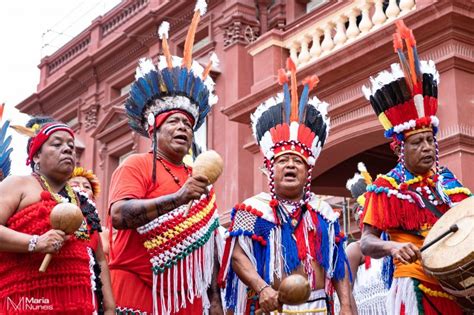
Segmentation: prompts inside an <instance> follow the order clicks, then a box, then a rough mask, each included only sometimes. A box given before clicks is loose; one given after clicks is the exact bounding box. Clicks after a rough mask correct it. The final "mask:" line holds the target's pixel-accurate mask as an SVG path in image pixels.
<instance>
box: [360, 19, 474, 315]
mask: <svg viewBox="0 0 474 315" xmlns="http://www.w3.org/2000/svg"><path fill="white" fill-rule="evenodd" d="M396 24H397V33H395V34H394V38H393V42H394V48H395V52H396V53H397V54H398V56H399V59H400V64H392V66H391V71H390V72H387V71H384V72H382V73H380V74H379V75H378V76H377V77H376V78H375V79H373V78H371V82H372V89H369V88H367V87H365V86H364V87H363V92H364V94H365V95H366V98H367V99H368V100H370V103H371V105H372V107H373V109H374V111H375V113H376V114H377V116H378V118H379V120H380V122H381V124H382V125H383V127H384V129H385V136H386V137H387V138H389V139H393V142H392V145H391V146H392V148H393V149H394V151H395V153H396V154H397V155H398V157H399V163H398V164H397V165H396V166H395V168H393V169H392V170H391V171H390V172H388V173H387V174H385V175H379V176H378V177H377V179H376V180H375V181H374V182H373V184H372V185H368V186H367V193H366V202H365V207H364V208H365V214H364V225H365V226H364V230H363V233H362V241H361V249H362V252H363V253H364V255H369V256H371V257H374V258H380V257H383V256H391V257H392V258H393V260H394V263H395V271H394V274H393V282H392V284H391V288H390V292H389V295H388V299H387V311H388V312H389V314H396V315H398V314H400V315H404V314H410V315H412V314H413V315H416V314H427V315H428V314H462V310H461V308H460V307H459V306H458V305H456V303H455V302H454V298H453V296H451V295H450V294H448V293H446V292H445V290H444V289H443V288H441V287H440V285H439V282H438V281H437V280H436V279H435V278H433V277H431V276H429V275H427V274H426V273H425V272H424V270H423V267H422V265H421V261H420V260H421V253H420V247H421V246H422V244H423V241H424V239H425V237H426V236H427V234H428V232H429V231H430V229H431V227H432V226H433V225H434V224H435V222H436V221H437V220H438V219H439V217H441V216H442V215H443V214H444V213H445V212H447V211H449V209H450V208H451V207H453V206H454V205H455V204H456V203H457V202H459V201H461V200H463V199H465V198H466V197H468V196H470V195H471V192H470V191H469V189H467V188H465V187H463V186H462V185H461V183H460V182H459V181H458V180H457V179H456V177H455V176H454V174H453V173H451V171H449V170H448V169H447V168H445V167H441V166H440V165H439V150H438V142H437V139H436V133H437V129H438V125H439V119H438V118H437V117H436V116H435V115H436V112H437V109H438V99H437V97H438V95H437V94H438V83H439V74H438V72H437V70H436V68H435V65H434V62H433V61H429V62H425V61H421V62H420V61H419V60H418V55H417V50H416V43H415V38H414V36H413V33H412V30H410V29H408V28H407V27H406V26H405V24H404V23H403V21H401V20H399V21H397V22H396ZM402 40H405V42H406V46H407V51H408V60H407V59H406V57H405V55H404V53H403V41H402ZM382 232H387V233H388V235H389V237H390V240H389V241H388V240H382V239H380V235H381V233H382Z"/></svg>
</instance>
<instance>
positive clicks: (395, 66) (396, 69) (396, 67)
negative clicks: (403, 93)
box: [390, 63, 405, 80]
mask: <svg viewBox="0 0 474 315" xmlns="http://www.w3.org/2000/svg"><path fill="white" fill-rule="evenodd" d="M390 69H392V76H393V78H394V80H397V79H400V78H403V77H405V75H404V74H403V70H402V68H401V67H400V64H399V63H392V64H391V65H390Z"/></svg>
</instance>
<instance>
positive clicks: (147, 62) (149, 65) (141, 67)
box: [135, 58, 156, 80]
mask: <svg viewBox="0 0 474 315" xmlns="http://www.w3.org/2000/svg"><path fill="white" fill-rule="evenodd" d="M151 70H155V71H156V68H155V65H154V64H153V62H152V61H151V59H150V58H140V60H138V66H137V69H136V71H135V80H138V78H143V77H145V75H146V74H147V73H149V72H150V71H151Z"/></svg>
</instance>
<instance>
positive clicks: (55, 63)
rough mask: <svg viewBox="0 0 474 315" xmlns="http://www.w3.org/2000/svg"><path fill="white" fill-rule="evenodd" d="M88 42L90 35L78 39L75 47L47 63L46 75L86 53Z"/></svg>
mask: <svg viewBox="0 0 474 315" xmlns="http://www.w3.org/2000/svg"><path fill="white" fill-rule="evenodd" d="M90 42H91V37H90V34H87V35H86V36H85V37H83V38H80V39H79V40H78V41H77V43H76V44H75V45H73V46H72V47H71V48H69V49H67V50H66V51H64V52H63V53H62V54H60V55H59V56H57V57H56V58H54V59H53V60H52V61H50V62H49V63H48V73H49V74H52V73H53V72H55V71H56V70H58V69H59V68H60V67H61V66H62V65H63V64H65V63H67V62H69V61H70V60H71V59H73V58H75V57H76V56H77V55H79V54H81V53H82V52H84V51H86V49H87V46H89V44H90Z"/></svg>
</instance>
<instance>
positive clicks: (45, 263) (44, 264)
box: [39, 254, 53, 272]
mask: <svg viewBox="0 0 474 315" xmlns="http://www.w3.org/2000/svg"><path fill="white" fill-rule="evenodd" d="M51 259H53V255H52V254H46V256H44V259H43V262H42V263H41V266H40V268H39V272H45V271H46V269H48V266H49V263H50V262H51Z"/></svg>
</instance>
